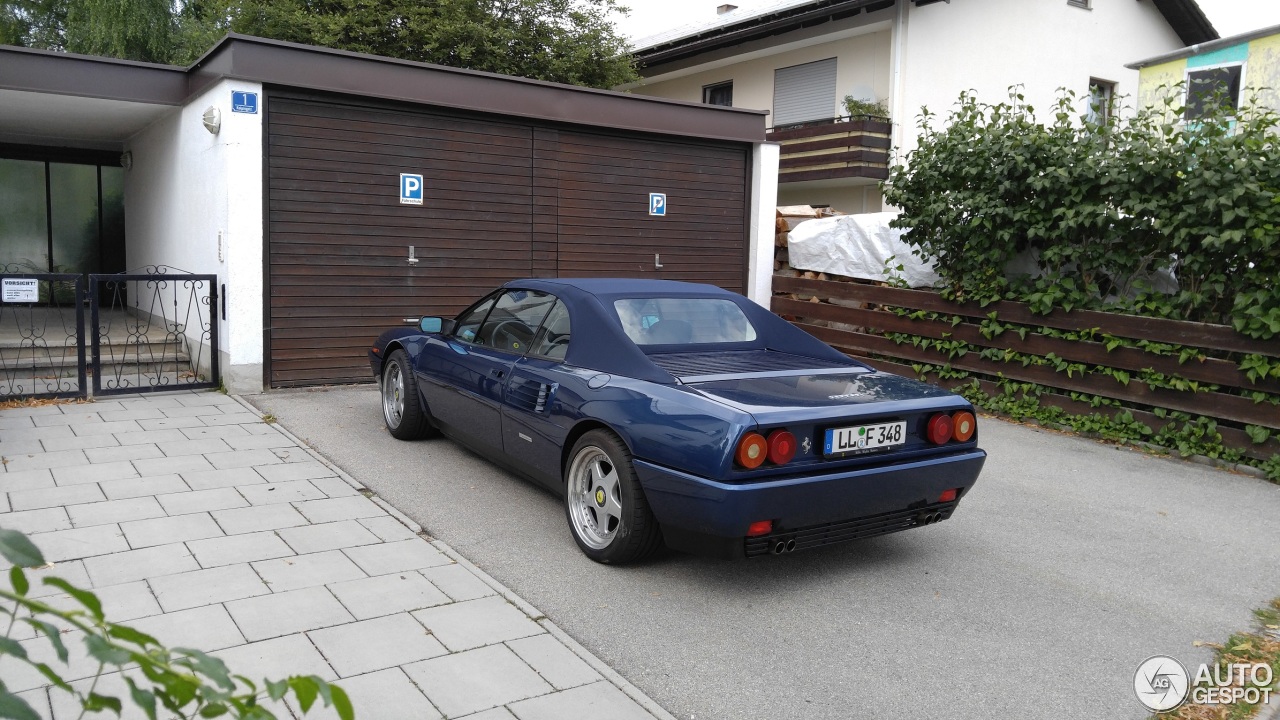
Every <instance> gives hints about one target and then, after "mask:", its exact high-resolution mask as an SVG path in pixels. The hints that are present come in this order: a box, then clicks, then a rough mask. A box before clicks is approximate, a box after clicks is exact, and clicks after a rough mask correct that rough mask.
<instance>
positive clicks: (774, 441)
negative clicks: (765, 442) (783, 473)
mask: <svg viewBox="0 0 1280 720" xmlns="http://www.w3.org/2000/svg"><path fill="white" fill-rule="evenodd" d="M795 456H796V436H795V435H792V434H791V433H789V432H787V431H786V430H774V431H773V432H771V433H769V462H771V463H773V464H774V465H786V464H787V463H789V462H791V458H794V457H795Z"/></svg>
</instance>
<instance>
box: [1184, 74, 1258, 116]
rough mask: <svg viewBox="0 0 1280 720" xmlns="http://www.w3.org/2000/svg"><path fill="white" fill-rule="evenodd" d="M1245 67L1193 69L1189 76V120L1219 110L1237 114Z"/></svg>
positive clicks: (1187, 114)
mask: <svg viewBox="0 0 1280 720" xmlns="http://www.w3.org/2000/svg"><path fill="white" fill-rule="evenodd" d="M1243 75H1244V65H1227V66H1224V67H1215V68H1205V69H1203V70H1192V71H1190V72H1188V73H1187V110H1186V119H1187V120H1196V119H1198V118H1202V117H1204V116H1205V115H1207V114H1209V113H1210V112H1212V111H1213V110H1215V109H1223V110H1226V111H1227V112H1229V113H1232V114H1234V113H1235V111H1236V110H1238V109H1240V85H1241V82H1240V81H1241V78H1242V77H1243Z"/></svg>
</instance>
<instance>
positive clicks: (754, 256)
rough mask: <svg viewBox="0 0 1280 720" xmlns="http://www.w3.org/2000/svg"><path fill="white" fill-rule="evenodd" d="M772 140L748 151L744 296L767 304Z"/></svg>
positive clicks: (774, 173) (773, 198) (773, 207)
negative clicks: (748, 228) (748, 232)
mask: <svg viewBox="0 0 1280 720" xmlns="http://www.w3.org/2000/svg"><path fill="white" fill-rule="evenodd" d="M778 151H779V147H778V145H777V144H775V143H757V144H756V146H755V150H754V152H752V154H751V160H752V162H751V245H750V247H749V248H748V252H749V253H750V254H749V255H748V257H747V297H749V298H751V299H752V300H754V301H755V302H756V303H757V304H759V305H762V306H764V307H765V308H768V307H769V303H770V298H771V297H773V237H774V234H775V232H774V222H775V219H776V218H777V212H778V211H777V206H778V154H779V152H778Z"/></svg>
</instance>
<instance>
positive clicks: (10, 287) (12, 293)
mask: <svg viewBox="0 0 1280 720" xmlns="http://www.w3.org/2000/svg"><path fill="white" fill-rule="evenodd" d="M3 293H4V301H5V302H18V303H27V302H40V281H39V280H36V279H34V278H5V279H4V286H3Z"/></svg>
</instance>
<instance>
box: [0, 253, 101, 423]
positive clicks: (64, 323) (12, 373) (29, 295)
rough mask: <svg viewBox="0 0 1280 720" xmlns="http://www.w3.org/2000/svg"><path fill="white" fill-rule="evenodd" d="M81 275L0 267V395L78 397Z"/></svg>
mask: <svg viewBox="0 0 1280 720" xmlns="http://www.w3.org/2000/svg"><path fill="white" fill-rule="evenodd" d="M84 295H85V286H84V276H83V275H78V274H73V273H25V272H18V271H17V270H15V269H14V268H13V267H12V266H10V267H5V268H2V269H0V399H13V398H83V397H85V396H86V395H87V392H88V387H87V385H86V383H85V349H84Z"/></svg>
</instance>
